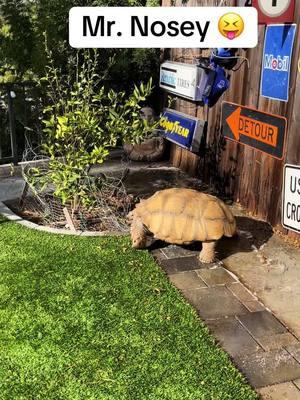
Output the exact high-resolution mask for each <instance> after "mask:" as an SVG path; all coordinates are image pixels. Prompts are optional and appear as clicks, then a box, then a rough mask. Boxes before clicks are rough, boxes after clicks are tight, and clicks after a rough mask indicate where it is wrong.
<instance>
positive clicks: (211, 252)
mask: <svg viewBox="0 0 300 400" xmlns="http://www.w3.org/2000/svg"><path fill="white" fill-rule="evenodd" d="M215 246H216V242H215V241H214V240H213V241H210V242H202V250H201V252H200V254H199V260H200V261H201V262H202V263H205V264H209V263H212V262H213V261H214V260H215Z"/></svg>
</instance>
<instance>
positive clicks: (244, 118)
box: [222, 102, 286, 159]
mask: <svg viewBox="0 0 300 400" xmlns="http://www.w3.org/2000/svg"><path fill="white" fill-rule="evenodd" d="M222 125H223V134H224V137H225V138H226V139H230V140H234V141H235V142H238V143H241V144H244V145H246V146H251V147H253V148H255V149H257V150H260V151H262V152H264V153H267V154H269V155H270V156H273V157H275V158H279V159H282V158H283V151H284V142H285V132H286V118H284V117H281V116H278V115H273V114H267V113H264V112H261V111H258V110H255V109H252V108H248V107H244V106H241V105H239V104H234V103H229V102H223V103H222Z"/></svg>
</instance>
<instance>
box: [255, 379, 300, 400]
mask: <svg viewBox="0 0 300 400" xmlns="http://www.w3.org/2000/svg"><path fill="white" fill-rule="evenodd" d="M258 393H259V394H260V395H261V399H262V400H300V391H299V390H298V389H297V387H296V386H295V385H294V384H293V383H292V382H286V383H280V384H278V385H272V386H267V387H264V388H262V389H259V390H258Z"/></svg>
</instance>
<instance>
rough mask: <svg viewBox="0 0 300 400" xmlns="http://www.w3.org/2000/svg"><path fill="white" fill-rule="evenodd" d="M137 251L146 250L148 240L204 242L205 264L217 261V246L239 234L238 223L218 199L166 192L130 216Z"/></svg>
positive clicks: (187, 192)
mask: <svg viewBox="0 0 300 400" xmlns="http://www.w3.org/2000/svg"><path fill="white" fill-rule="evenodd" d="M128 219H129V221H130V223H131V228H130V232H131V238H132V246H133V247H134V248H143V247H145V246H146V243H147V236H149V234H153V236H154V238H155V239H160V240H163V241H165V242H167V243H172V244H190V243H192V242H194V241H201V242H202V251H201V252H200V255H199V258H200V261H201V262H204V263H210V262H212V261H213V260H214V258H215V243H216V241H217V240H218V239H220V238H221V237H222V236H223V235H224V236H227V237H232V236H233V235H235V234H236V221H235V218H234V216H233V214H232V212H231V211H230V210H229V208H228V207H227V206H226V205H225V204H224V203H223V201H221V200H220V199H218V198H217V197H214V196H211V195H209V194H205V193H201V192H197V191H196V190H193V189H180V188H173V189H166V190H162V191H159V192H156V193H155V194H154V195H153V196H151V197H150V198H148V199H147V200H141V202H140V203H139V204H137V205H136V208H135V209H134V210H133V211H131V212H130V213H129V214H128Z"/></svg>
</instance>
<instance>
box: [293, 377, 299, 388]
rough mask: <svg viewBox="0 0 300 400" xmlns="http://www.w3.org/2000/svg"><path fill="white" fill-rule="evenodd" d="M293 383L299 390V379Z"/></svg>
mask: <svg viewBox="0 0 300 400" xmlns="http://www.w3.org/2000/svg"><path fill="white" fill-rule="evenodd" d="M293 383H294V385H295V386H297V388H298V389H299V390H300V379H296V380H295V381H293Z"/></svg>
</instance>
